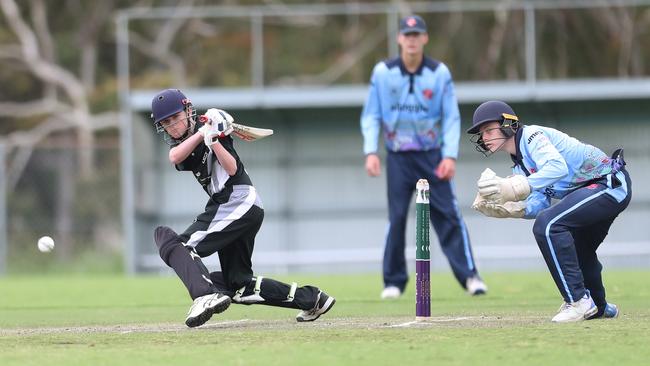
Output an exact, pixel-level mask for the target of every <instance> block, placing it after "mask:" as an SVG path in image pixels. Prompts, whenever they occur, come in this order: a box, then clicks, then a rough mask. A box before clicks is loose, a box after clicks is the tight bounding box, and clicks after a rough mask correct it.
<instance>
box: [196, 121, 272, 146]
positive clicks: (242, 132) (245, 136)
mask: <svg viewBox="0 0 650 366" xmlns="http://www.w3.org/2000/svg"><path fill="white" fill-rule="evenodd" d="M199 122H201V123H205V122H207V117H206V116H204V115H202V116H199ZM231 124H232V128H233V131H232V134H233V135H235V136H237V137H239V138H240V139H242V140H244V141H257V140H259V139H263V138H265V137H267V136H271V135H273V130H271V129H269V128H258V127H251V126H246V125H242V124H241V123H235V122H232V123H231Z"/></svg>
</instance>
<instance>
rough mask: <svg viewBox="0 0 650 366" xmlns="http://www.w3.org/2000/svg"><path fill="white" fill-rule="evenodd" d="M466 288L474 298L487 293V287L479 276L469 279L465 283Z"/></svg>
mask: <svg viewBox="0 0 650 366" xmlns="http://www.w3.org/2000/svg"><path fill="white" fill-rule="evenodd" d="M465 288H467V293H468V294H470V295H472V296H477V295H484V294H486V293H487V285H486V284H485V282H483V281H482V280H481V278H479V277H478V276H474V277H470V278H468V279H467V281H466V282H465Z"/></svg>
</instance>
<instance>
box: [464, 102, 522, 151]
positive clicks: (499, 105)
mask: <svg viewBox="0 0 650 366" xmlns="http://www.w3.org/2000/svg"><path fill="white" fill-rule="evenodd" d="M488 122H499V123H500V124H501V127H500V129H501V132H503V135H504V139H508V138H510V137H512V136H514V135H515V133H517V129H519V127H520V124H519V118H518V117H517V115H515V111H514V110H513V109H512V107H510V106H509V105H508V104H506V103H504V102H502V101H499V100H490V101H487V102H484V103H482V104H481V105H479V106H478V108H476V110H475V111H474V117H473V118H472V127H470V128H469V129H467V133H469V134H471V135H473V136H472V138H471V141H472V142H473V143H474V144H475V145H476V150H478V151H479V152H481V153H483V154H484V155H486V156H487V155H488V153H489V152H490V150H489V149H488V148H487V146H485V144H484V142H483V138H482V137H481V133H480V132H479V131H480V128H481V126H482V125H484V124H486V123H488Z"/></svg>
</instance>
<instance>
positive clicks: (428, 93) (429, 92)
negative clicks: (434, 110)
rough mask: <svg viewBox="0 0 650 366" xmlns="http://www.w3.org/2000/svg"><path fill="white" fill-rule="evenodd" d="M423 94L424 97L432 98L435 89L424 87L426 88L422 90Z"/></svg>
mask: <svg viewBox="0 0 650 366" xmlns="http://www.w3.org/2000/svg"><path fill="white" fill-rule="evenodd" d="M422 95H424V97H425V98H427V99H431V98H433V90H431V89H424V90H423V91H422Z"/></svg>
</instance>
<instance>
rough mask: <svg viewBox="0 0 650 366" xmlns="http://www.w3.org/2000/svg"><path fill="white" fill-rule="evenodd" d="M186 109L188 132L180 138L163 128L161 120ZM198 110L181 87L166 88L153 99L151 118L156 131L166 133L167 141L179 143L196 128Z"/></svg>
mask: <svg viewBox="0 0 650 366" xmlns="http://www.w3.org/2000/svg"><path fill="white" fill-rule="evenodd" d="M182 111H185V113H186V114H187V120H188V122H189V123H188V124H187V127H188V133H186V134H185V135H184V136H183V137H181V138H180V139H174V138H172V137H171V136H170V135H169V134H168V133H167V132H166V131H165V129H164V128H163V126H162V125H161V122H162V121H163V120H165V119H166V118H169V117H171V116H173V115H175V114H176V113H178V112H182ZM195 116H196V110H195V109H194V108H193V107H192V102H191V101H190V100H189V99H188V98H187V97H186V96H185V94H183V92H181V91H180V90H179V89H165V90H163V91H161V92H159V93H158V94H156V96H154V97H153V99H152V100H151V118H152V119H153V122H154V126H155V127H156V131H158V132H159V133H164V134H165V141H167V142H168V143H170V144H177V143H179V142H181V141H183V140H184V139H186V138H187V137H189V134H190V133H191V132H192V130H193V129H194V124H195V122H194V117H195Z"/></svg>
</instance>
